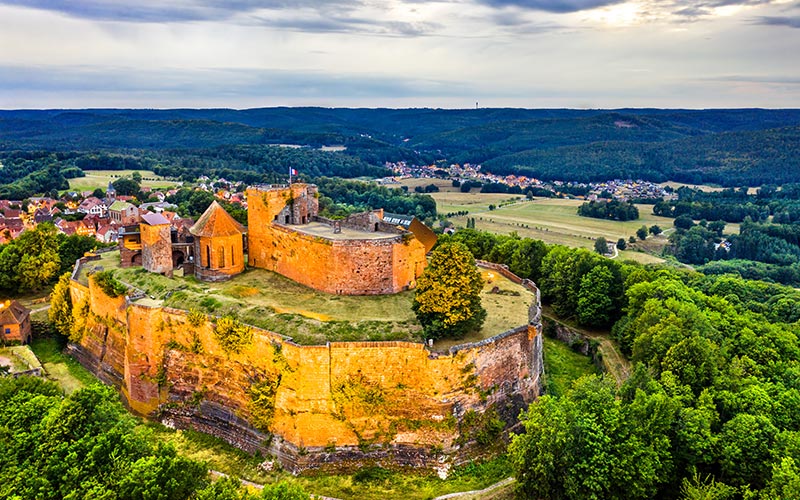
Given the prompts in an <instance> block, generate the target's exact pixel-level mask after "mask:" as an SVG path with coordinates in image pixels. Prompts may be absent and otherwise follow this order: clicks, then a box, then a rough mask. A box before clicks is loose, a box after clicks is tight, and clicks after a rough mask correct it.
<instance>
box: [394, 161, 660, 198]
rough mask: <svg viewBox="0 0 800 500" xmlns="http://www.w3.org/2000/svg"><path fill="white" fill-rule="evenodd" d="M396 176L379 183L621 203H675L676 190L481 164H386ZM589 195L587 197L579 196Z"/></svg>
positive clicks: (635, 181) (641, 182)
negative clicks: (425, 183)
mask: <svg viewBox="0 0 800 500" xmlns="http://www.w3.org/2000/svg"><path fill="white" fill-rule="evenodd" d="M385 166H386V168H388V169H391V170H392V172H393V174H394V176H392V177H385V178H383V179H380V180H379V181H378V182H379V183H381V184H384V185H387V186H391V185H392V184H399V183H400V181H402V180H403V179H408V178H415V179H442V178H444V179H449V180H453V181H457V182H458V183H459V184H464V183H465V182H473V183H478V184H482V185H487V184H489V185H491V184H499V185H503V186H507V187H509V188H518V189H519V190H520V192H524V191H526V190H528V189H540V190H547V191H551V192H552V193H554V195H555V196H564V197H574V198H577V199H586V200H590V201H591V200H596V199H598V198H608V199H615V200H619V201H629V200H643V199H672V198H673V197H674V195H673V192H672V189H671V188H668V187H666V186H663V185H661V184H658V183H655V182H650V181H644V180H632V179H613V180H608V181H602V182H589V183H582V182H566V181H542V180H540V179H536V178H532V177H527V176H524V175H496V174H492V173H491V172H487V171H484V170H483V168H482V166H481V165H479V164H471V163H464V164H462V165H460V164H455V163H454V164H451V165H449V166H442V165H437V164H431V165H422V166H419V165H409V164H407V163H406V162H396V163H386V164H385ZM576 193H585V194H576Z"/></svg>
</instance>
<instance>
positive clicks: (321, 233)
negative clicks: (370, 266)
mask: <svg viewBox="0 0 800 500" xmlns="http://www.w3.org/2000/svg"><path fill="white" fill-rule="evenodd" d="M283 227H288V228H290V229H292V230H294V231H297V232H298V233H303V234H308V235H311V236H318V237H320V238H326V239H329V240H385V239H392V238H397V235H396V234H392V233H381V232H371V231H359V230H357V229H350V228H347V227H343V228H342V231H341V232H340V233H334V232H333V228H332V227H331V226H329V225H328V224H325V223H322V222H309V223H308V224H303V225H302V226H283Z"/></svg>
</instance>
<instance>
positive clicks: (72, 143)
mask: <svg viewBox="0 0 800 500" xmlns="http://www.w3.org/2000/svg"><path fill="white" fill-rule="evenodd" d="M799 144H800V110H764V109H730V110H662V109H619V110H574V109H508V108H506V109H475V110H443V109H346V108H261V109H247V110H232V109H173V110H130V109H89V110H38V111H36V110H20V111H0V149H3V150H6V151H10V150H27V151H33V150H46V151H61V152H76V151H105V152H109V151H114V152H125V153H127V154H128V155H129V156H130V157H131V160H130V161H129V162H128V165H126V168H143V167H151V166H153V165H155V164H162V163H163V164H167V163H170V162H171V161H173V160H174V158H176V157H192V158H193V159H194V160H193V161H195V162H196V163H197V162H199V163H201V164H205V165H210V164H212V163H213V164H214V166H215V167H217V168H227V169H230V170H234V171H235V170H244V171H253V170H258V169H256V168H254V167H253V161H252V160H251V158H252V157H253V156H256V157H259V158H260V159H261V163H263V161H264V160H266V161H267V162H268V163H269V162H278V163H280V164H281V165H283V164H284V163H286V162H287V161H288V162H289V163H293V164H295V165H302V164H303V163H307V164H311V165H313V170H314V172H315V173H316V175H319V174H321V175H339V176H346V177H355V176H359V175H381V171H382V169H381V168H379V167H381V166H382V165H383V164H384V163H385V162H399V161H406V162H410V163H418V164H425V163H431V162H434V161H437V160H440V161H443V162H444V163H445V164H449V163H453V162H455V163H465V162H469V163H483V164H484V167H485V169H486V170H490V171H492V172H493V173H502V174H506V173H509V174H510V173H516V174H520V173H521V174H525V175H528V176H533V177H538V178H542V179H544V180H581V181H590V180H602V179H608V178H613V177H633V178H642V179H645V180H652V181H659V182H660V181H665V180H676V181H686V182H694V183H700V182H715V183H719V184H723V185H740V184H750V185H758V184H762V183H765V182H776V181H780V180H782V179H785V178H796V174H797V169H798V158H800V151H798V148H800V146H798V145H799ZM267 146H283V147H282V148H278V147H275V148H269V149H276V150H279V149H287V148H286V146H292V147H295V148H296V147H303V148H304V152H302V153H301V152H294V153H291V154H289V153H287V152H284V153H278V152H270V153H265V150H264V148H265V147H267ZM287 154H289V156H290V158H288V159H287V158H284V157H286V156H287ZM309 155H310V156H309ZM0 159H2V158H0ZM135 163H140V164H141V165H132V164H135ZM82 168H84V167H82ZM85 168H86V169H102V168H111V167H109V166H108V165H93V164H92V162H90V161H89V162H86V165H85ZM270 170H271V169H270ZM284 170H285V169H283V170H279V169H275V170H272V171H275V172H282V171H284ZM268 171H269V170H268ZM29 173H30V171H27V172H25V174H26V175H27V174H29ZM312 175H313V174H312Z"/></svg>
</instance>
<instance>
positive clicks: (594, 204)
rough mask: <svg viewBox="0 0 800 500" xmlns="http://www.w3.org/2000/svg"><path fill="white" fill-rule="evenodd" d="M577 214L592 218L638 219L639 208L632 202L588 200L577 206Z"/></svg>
mask: <svg viewBox="0 0 800 500" xmlns="http://www.w3.org/2000/svg"><path fill="white" fill-rule="evenodd" d="M578 215H580V216H581V217H592V218H594V219H610V220H619V221H626V220H636V219H638V218H639V209H638V208H636V205H634V204H633V203H624V202H621V201H618V200H611V201H605V200H599V201H590V202H587V203H584V204H583V205H581V206H580V207H578Z"/></svg>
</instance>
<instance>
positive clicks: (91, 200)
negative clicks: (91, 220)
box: [78, 196, 108, 217]
mask: <svg viewBox="0 0 800 500" xmlns="http://www.w3.org/2000/svg"><path fill="white" fill-rule="evenodd" d="M107 211H108V207H107V206H106V204H105V203H104V202H103V200H101V199H100V198H96V197H94V196H90V197H88V198H86V199H85V200H83V201H82V202H81V204H80V205H78V212H80V213H84V214H91V215H97V216H99V217H105V216H106V212H107Z"/></svg>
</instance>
